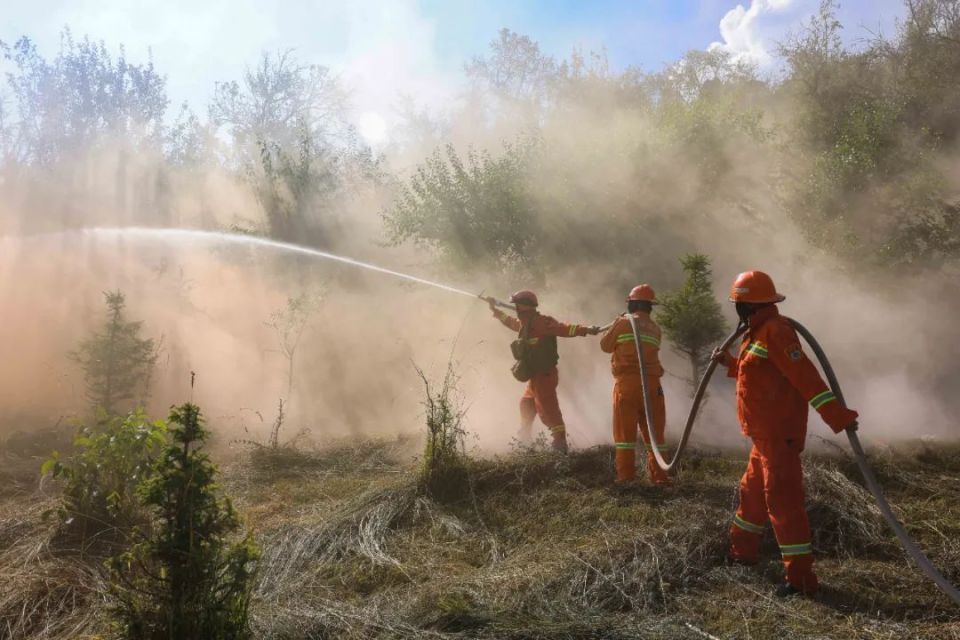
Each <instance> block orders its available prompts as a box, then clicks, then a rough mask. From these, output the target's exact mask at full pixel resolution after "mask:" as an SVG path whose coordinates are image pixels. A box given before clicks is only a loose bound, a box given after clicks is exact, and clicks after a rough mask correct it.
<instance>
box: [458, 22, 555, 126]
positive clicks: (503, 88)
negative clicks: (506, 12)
mask: <svg viewBox="0 0 960 640" xmlns="http://www.w3.org/2000/svg"><path fill="white" fill-rule="evenodd" d="M464 69H465V71H466V75H467V79H468V80H469V81H470V82H471V83H472V84H473V86H474V88H475V89H477V90H480V91H485V92H487V93H489V94H492V95H493V96H494V97H496V98H497V99H498V100H500V101H503V102H505V103H506V105H505V106H521V107H525V108H528V109H530V110H531V111H530V115H534V116H535V115H537V114H538V112H539V109H540V108H541V107H542V106H544V103H545V102H546V101H547V99H548V97H549V93H550V89H551V85H552V83H553V81H554V80H555V79H556V77H557V73H558V71H559V70H560V67H559V66H558V64H557V62H556V60H554V58H553V57H551V56H548V55H546V54H544V53H542V52H541V51H540V45H538V44H537V43H536V42H534V41H533V40H531V39H530V38H529V37H528V36H525V35H521V34H519V33H514V32H513V31H510V30H509V29H501V30H500V32H499V34H498V37H497V39H495V40H493V41H492V42H491V43H490V55H489V57H475V58H473V59H472V60H471V61H470V62H469V63H467V64H466V65H465V67H464Z"/></svg>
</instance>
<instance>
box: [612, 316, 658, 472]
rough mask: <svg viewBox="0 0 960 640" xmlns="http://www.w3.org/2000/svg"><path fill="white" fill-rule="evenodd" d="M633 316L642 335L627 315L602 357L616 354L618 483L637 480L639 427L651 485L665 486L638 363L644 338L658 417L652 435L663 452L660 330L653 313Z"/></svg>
mask: <svg viewBox="0 0 960 640" xmlns="http://www.w3.org/2000/svg"><path fill="white" fill-rule="evenodd" d="M633 316H634V318H636V323H637V331H638V333H639V334H640V335H639V336H634V335H633V327H632V326H631V325H630V319H629V318H628V317H627V316H620V317H619V318H617V320H616V321H615V322H614V323H613V324H612V325H611V326H610V328H609V329H608V330H607V332H606V333H605V334H604V335H603V338H602V339H601V340H600V348H601V349H602V350H603V352H604V353H609V354H611V356H610V366H611V369H612V372H613V378H614V381H615V382H614V385H613V441H614V447H615V458H614V460H615V463H616V464H615V466H616V469H617V482H625V481H628V480H633V479H634V478H635V477H636V473H637V471H636V448H637V428H638V427H639V429H640V436H641V437H642V438H643V443H644V445H645V447H646V450H647V472H648V473H649V475H650V480H651V482H653V483H655V484H666V483H667V482H669V478H668V477H667V474H666V473H665V472H664V471H663V470H662V469H661V468H660V467H659V466H658V465H657V461H656V458H654V455H653V450H652V449H651V446H650V434H649V432H648V429H647V417H646V412H645V411H644V406H643V387H642V386H641V376H640V362H639V360H638V359H637V348H636V340H637V338H639V340H640V348H641V349H643V361H644V365H645V368H646V372H647V389H648V390H649V392H650V396H651V397H650V401H651V402H652V404H653V406H652V407H650V409H651V414H652V415H653V432H654V435H655V437H656V439H657V446H658V447H659V448H661V449H662V447H663V444H664V430H665V428H666V423H667V409H666V404H665V402H664V397H663V387H662V386H661V385H660V378H661V376H663V366H661V364H660V327H659V326H657V323H656V322H654V321H653V320H652V319H651V318H650V314H648V313H645V312H642V311H638V312H636V313H634V314H633Z"/></svg>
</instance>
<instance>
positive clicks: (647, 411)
mask: <svg viewBox="0 0 960 640" xmlns="http://www.w3.org/2000/svg"><path fill="white" fill-rule="evenodd" d="M627 317H628V318H629V319H630V326H631V328H632V329H633V335H634V336H638V335H639V333H638V331H637V324H636V318H635V317H634V316H633V314H627ZM787 319H788V320H789V321H790V324H791V325H792V326H793V328H794V329H795V330H796V331H797V333H799V334H800V335H801V336H803V339H804V340H805V341H806V343H807V344H808V345H809V346H810V348H811V349H812V350H813V353H814V354H815V355H816V356H817V360H818V361H819V362H820V367H821V368H822V369H823V372H824V373H825V374H826V376H827V382H828V383H829V385H830V389H831V390H832V391H833V394H834V395H835V396H836V397H837V400H838V401H839V402H840V403H841V404H844V405H845V404H846V403H845V402H844V399H843V391H842V390H841V389H840V382H839V381H838V380H837V376H836V373H835V372H834V370H833V367H832V366H830V360H829V359H828V358H827V354H826V353H825V352H824V351H823V348H822V347H821V346H820V343H819V342H817V340H816V338H814V337H813V334H811V333H810V332H809V331H808V330H807V328H806V327H804V326H803V325H802V324H800V323H799V322H797V321H796V320H793V319H792V318H787ZM746 330H747V328H746V327H745V326H739V327H737V329H736V330H735V331H734V332H733V333H731V334H730V336H729V337H728V338H727V339H726V340H725V341H724V342H723V344H722V345H721V346H720V349H721V350H723V351H726V350H727V349H728V348H729V347H730V345H732V344H733V343H734V341H735V340H736V339H737V338H739V337H740V336H741V335H743V334H744V333H745V332H746ZM634 346H635V347H636V349H637V358H638V360H639V362H640V381H641V387H642V388H643V407H644V415H645V417H646V421H647V435H648V436H649V438H650V447H651V449H652V451H653V455H654V457H655V459H656V463H657V465H658V466H659V467H660V468H661V469H663V470H664V471H671V470H672V469H674V468H676V465H677V463H678V461H679V460H680V456H681V455H682V454H683V451H684V449H686V446H687V442H688V441H689V439H690V433H691V432H692V431H693V424H694V422H695V421H696V418H697V414H698V413H699V411H700V404H701V402H702V401H703V396H704V393H705V392H706V388H707V384H708V383H709V382H710V378H711V377H712V376H713V372H714V370H715V369H716V368H717V361H716V360H715V359H711V360H710V364H709V365H708V366H707V369H706V370H705V371H704V373H703V376H702V377H701V378H700V383H699V384H698V385H697V391H696V394H695V395H694V398H693V405H692V406H691V408H690V414H689V415H688V416H687V422H686V425H684V429H683V435H681V436H680V443H679V444H678V445H677V449H676V451H675V452H674V454H673V458H672V459H671V460H670V462H667V461H666V459H665V458H664V456H663V454H662V453H661V452H660V449H659V447H658V446H657V439H656V437H655V436H654V432H653V416H652V415H651V408H650V407H651V404H650V389H649V388H648V386H647V374H646V362H645V361H644V358H643V349H642V348H641V346H640V340H638V339H635V340H634ZM846 432H847V438H848V439H849V440H850V448H851V449H853V455H854V458H855V459H856V461H857V466H858V467H859V468H860V473H861V474H862V475H863V479H864V482H865V484H866V485H867V489H869V491H870V493H871V494H872V495H873V498H874V500H876V502H877V507H878V508H879V509H880V513H881V514H882V515H883V519H884V520H886V522H887V524H888V525H889V526H890V528H891V529H893V532H894V533H895V534H896V536H897V539H898V540H899V541H900V545H901V546H902V547H903V550H904V551H905V552H906V553H907V555H908V556H909V557H910V558H911V559H912V560H913V561H914V562H915V563H916V564H917V566H919V567H920V570H921V571H923V573H924V574H925V575H926V576H927V577H928V578H930V580H932V581H933V582H934V583H935V584H936V585H937V586H938V587H939V588H940V590H941V591H943V592H944V593H945V594H946V595H947V596H948V597H949V598H950V599H951V600H953V601H954V603H956V604H960V590H958V589H957V588H956V587H955V586H953V584H951V583H950V581H949V580H947V579H946V578H945V577H944V575H943V574H942V573H940V571H939V570H938V569H937V568H936V567H935V566H933V563H932V562H930V559H929V558H927V556H926V555H925V554H924V553H923V551H921V550H920V548H919V547H918V546H917V544H916V543H915V542H914V541H913V539H912V538H911V537H910V534H909V533H907V530H906V529H905V528H904V527H903V525H902V524H901V523H900V521H899V520H898V519H897V516H896V515H894V513H893V509H892V508H891V507H890V503H889V502H887V498H886V496H885V495H884V494H883V490H882V489H881V488H880V485H879V483H878V482H877V478H876V476H875V475H874V473H873V470H872V469H871V468H870V465H869V464H868V463H867V456H866V453H864V450H863V446H862V445H861V444H860V438H859V437H858V436H857V432H856V430H854V429H847V430H846Z"/></svg>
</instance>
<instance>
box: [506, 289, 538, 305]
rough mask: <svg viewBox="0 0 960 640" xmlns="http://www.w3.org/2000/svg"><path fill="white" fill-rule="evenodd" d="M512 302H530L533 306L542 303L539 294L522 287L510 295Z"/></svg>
mask: <svg viewBox="0 0 960 640" xmlns="http://www.w3.org/2000/svg"><path fill="white" fill-rule="evenodd" d="M510 302H512V303H514V304H528V305H530V306H531V307H536V306H539V305H540V302H539V301H538V300H537V294H535V293H534V292H533V291H527V290H526V289H521V290H520V291H517V292H515V293H513V294H511V295H510Z"/></svg>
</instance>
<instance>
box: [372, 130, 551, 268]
mask: <svg viewBox="0 0 960 640" xmlns="http://www.w3.org/2000/svg"><path fill="white" fill-rule="evenodd" d="M536 151H537V144H536V142H535V141H534V140H533V139H521V140H520V141H519V142H518V143H517V144H513V145H510V144H508V145H506V147H505V149H504V153H503V154H502V155H501V156H500V157H498V158H494V157H492V156H491V155H490V154H488V153H486V152H478V151H475V150H472V149H471V150H470V151H469V152H468V153H467V155H466V159H464V158H462V157H461V156H460V154H458V153H457V151H456V150H455V149H454V148H453V146H452V145H448V146H447V147H446V150H445V154H441V152H440V151H439V150H437V151H435V152H434V153H433V155H431V156H430V157H429V158H427V160H426V161H424V163H423V164H421V165H420V166H419V167H417V169H416V172H415V173H414V175H413V177H411V178H410V180H409V182H408V183H407V184H405V185H403V186H402V187H401V189H400V192H399V194H398V196H397V198H396V201H395V203H394V205H393V207H392V208H391V209H390V210H388V211H387V212H386V213H385V214H384V221H385V223H386V226H387V232H388V234H389V237H390V240H391V241H392V242H393V243H395V244H399V243H400V242H403V241H405V240H413V241H414V242H416V243H418V244H422V245H426V246H428V247H431V248H433V249H435V250H436V251H438V252H439V254H440V255H441V256H442V257H443V258H444V259H445V260H446V261H448V263H450V264H452V265H453V266H455V267H457V268H460V269H464V270H468V269H473V268H476V267H478V266H486V267H491V268H494V269H497V270H501V271H502V270H510V269H514V268H531V267H534V265H535V264H536V258H537V251H538V247H537V244H536V235H537V229H536V222H535V218H534V212H533V209H532V207H533V203H532V200H531V198H530V195H529V193H528V190H527V189H528V187H527V184H526V182H527V179H528V176H527V171H528V167H529V166H530V164H531V162H532V160H533V158H534V155H535V153H536Z"/></svg>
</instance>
